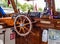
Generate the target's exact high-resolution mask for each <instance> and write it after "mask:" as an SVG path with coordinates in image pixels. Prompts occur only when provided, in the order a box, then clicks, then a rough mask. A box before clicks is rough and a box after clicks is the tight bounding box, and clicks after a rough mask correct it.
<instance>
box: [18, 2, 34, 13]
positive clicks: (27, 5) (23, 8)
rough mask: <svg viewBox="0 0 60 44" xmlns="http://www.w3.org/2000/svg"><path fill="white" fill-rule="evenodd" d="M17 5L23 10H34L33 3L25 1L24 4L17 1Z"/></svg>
mask: <svg viewBox="0 0 60 44" xmlns="http://www.w3.org/2000/svg"><path fill="white" fill-rule="evenodd" d="M17 6H18V8H19V9H20V10H22V11H23V12H25V11H28V9H30V10H31V11H32V10H33V5H31V4H27V3H24V4H23V5H22V4H20V3H17Z"/></svg>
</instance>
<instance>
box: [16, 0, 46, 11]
mask: <svg viewBox="0 0 60 44" xmlns="http://www.w3.org/2000/svg"><path fill="white" fill-rule="evenodd" d="M17 2H18V3H17V7H18V8H19V9H20V11H23V12H27V11H28V9H30V11H41V12H42V11H43V10H44V7H45V6H46V4H45V2H44V0H34V1H26V0H17Z"/></svg>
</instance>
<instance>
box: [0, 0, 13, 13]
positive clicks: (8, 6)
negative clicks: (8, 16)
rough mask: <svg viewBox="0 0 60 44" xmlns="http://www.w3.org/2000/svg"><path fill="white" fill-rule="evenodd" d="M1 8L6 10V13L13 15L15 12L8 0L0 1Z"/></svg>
mask: <svg viewBox="0 0 60 44" xmlns="http://www.w3.org/2000/svg"><path fill="white" fill-rule="evenodd" d="M8 3H9V4H8ZM0 7H1V8H2V9H3V10H4V12H5V13H13V12H14V11H13V8H12V5H11V2H10V1H8V0H0Z"/></svg>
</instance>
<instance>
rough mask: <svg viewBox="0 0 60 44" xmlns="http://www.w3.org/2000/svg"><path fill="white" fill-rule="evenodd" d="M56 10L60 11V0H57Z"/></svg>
mask: <svg viewBox="0 0 60 44" xmlns="http://www.w3.org/2000/svg"><path fill="white" fill-rule="evenodd" d="M55 8H56V11H58V12H60V0H55Z"/></svg>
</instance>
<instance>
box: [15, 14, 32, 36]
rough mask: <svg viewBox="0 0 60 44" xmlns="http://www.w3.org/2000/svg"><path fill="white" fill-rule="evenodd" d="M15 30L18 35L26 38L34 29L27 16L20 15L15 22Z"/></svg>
mask: <svg viewBox="0 0 60 44" xmlns="http://www.w3.org/2000/svg"><path fill="white" fill-rule="evenodd" d="M17 23H18V24H17ZM14 28H15V31H16V32H17V34H18V35H20V36H26V35H28V34H29V33H30V31H31V29H32V23H31V21H30V19H29V18H28V17H27V16H25V15H18V16H17V17H16V19H15V21H14Z"/></svg>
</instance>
